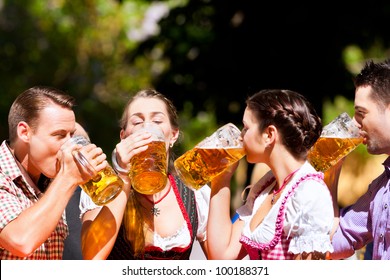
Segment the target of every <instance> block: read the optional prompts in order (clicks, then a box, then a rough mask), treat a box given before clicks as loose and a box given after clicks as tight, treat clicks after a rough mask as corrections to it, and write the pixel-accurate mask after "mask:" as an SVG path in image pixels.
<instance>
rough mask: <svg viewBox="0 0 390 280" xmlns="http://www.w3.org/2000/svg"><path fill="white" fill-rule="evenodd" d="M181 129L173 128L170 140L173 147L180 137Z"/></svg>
mask: <svg viewBox="0 0 390 280" xmlns="http://www.w3.org/2000/svg"><path fill="white" fill-rule="evenodd" d="M179 134H180V130H179V129H173V130H172V137H171V140H170V141H169V146H170V147H172V146H173V145H174V144H175V142H176V141H177V138H179Z"/></svg>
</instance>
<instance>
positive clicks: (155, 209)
mask: <svg viewBox="0 0 390 280" xmlns="http://www.w3.org/2000/svg"><path fill="white" fill-rule="evenodd" d="M171 188H172V185H171V184H169V189H168V191H167V192H166V193H165V194H164V195H163V196H162V197H161V198H160V199H159V200H157V201H154V200H151V199H150V198H149V197H148V196H147V195H145V194H142V196H143V197H144V198H145V199H146V200H147V201H149V202H150V203H151V204H152V208H150V213H151V214H152V215H154V216H156V217H157V216H158V215H160V209H159V208H158V207H157V206H156V205H157V204H159V203H160V202H161V201H162V200H163V199H164V198H166V197H167V195H168V194H169V192H170V191H171Z"/></svg>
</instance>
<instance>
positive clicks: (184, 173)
mask: <svg viewBox="0 0 390 280" xmlns="http://www.w3.org/2000/svg"><path fill="white" fill-rule="evenodd" d="M244 155H245V150H244V148H228V147H227V148H199V147H195V148H193V149H192V150H189V151H187V152H186V153H184V154H183V155H182V156H180V157H179V158H178V159H176V161H175V163H174V165H175V169H176V171H177V173H178V175H179V176H180V178H181V180H182V181H183V182H184V183H185V184H186V185H187V186H189V187H191V188H193V189H195V190H198V189H200V188H201V187H203V186H204V185H205V184H207V183H208V182H210V181H211V180H212V179H213V178H214V177H216V176H217V175H219V174H220V173H222V172H223V171H224V170H225V169H226V168H227V167H228V166H230V165H231V164H233V163H234V162H236V161H238V160H240V159H241V158H242V157H243V156H244Z"/></svg>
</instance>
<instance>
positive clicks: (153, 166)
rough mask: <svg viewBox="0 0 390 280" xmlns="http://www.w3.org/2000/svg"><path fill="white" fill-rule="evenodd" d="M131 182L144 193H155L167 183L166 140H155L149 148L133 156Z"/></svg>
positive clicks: (138, 190) (137, 189)
mask: <svg viewBox="0 0 390 280" xmlns="http://www.w3.org/2000/svg"><path fill="white" fill-rule="evenodd" d="M129 176H130V178H131V183H132V185H133V188H134V189H135V190H136V191H137V192H139V193H143V194H155V193H158V192H160V191H162V190H163V189H164V187H165V185H166V184H167V153H166V149H165V142H163V141H153V142H151V143H150V144H148V149H147V150H146V151H143V152H141V153H139V154H136V155H135V156H133V157H132V158H131V160H130V173H129Z"/></svg>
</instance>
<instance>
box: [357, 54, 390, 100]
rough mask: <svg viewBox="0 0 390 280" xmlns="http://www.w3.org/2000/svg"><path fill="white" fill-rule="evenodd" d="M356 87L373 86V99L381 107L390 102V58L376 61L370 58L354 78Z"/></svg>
mask: <svg viewBox="0 0 390 280" xmlns="http://www.w3.org/2000/svg"><path fill="white" fill-rule="evenodd" d="M354 85H355V88H358V87H365V86H370V87H371V89H372V90H371V96H370V97H371V99H372V100H373V101H375V102H376V103H377V104H378V105H379V107H380V108H385V107H387V105H389V104H390V59H387V60H385V61H383V62H378V63H375V62H373V61H372V60H368V61H367V62H366V63H365V65H364V67H363V69H362V70H361V71H360V73H359V74H358V75H357V76H356V77H355V78H354Z"/></svg>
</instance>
